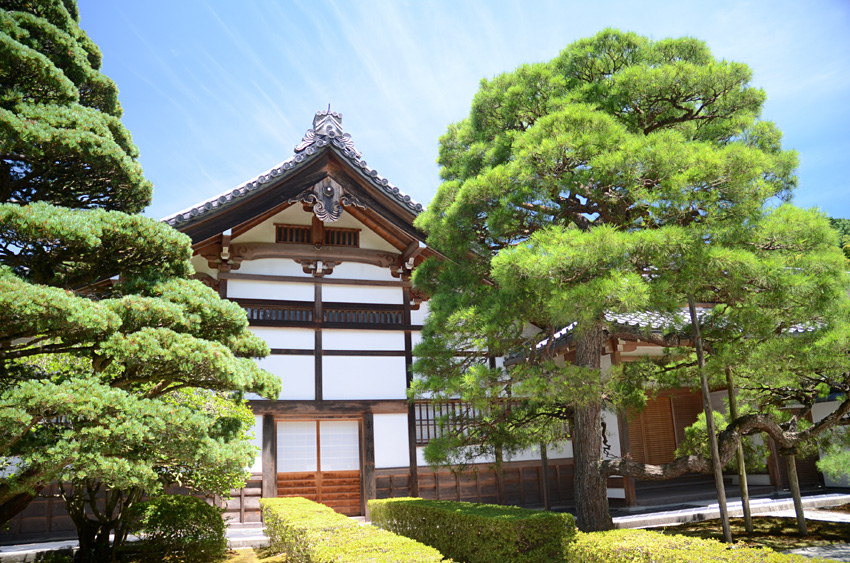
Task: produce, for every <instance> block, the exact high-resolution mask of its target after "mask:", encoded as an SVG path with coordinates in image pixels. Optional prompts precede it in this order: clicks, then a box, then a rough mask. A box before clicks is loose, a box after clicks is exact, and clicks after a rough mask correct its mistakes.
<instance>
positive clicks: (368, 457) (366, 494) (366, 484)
mask: <svg viewBox="0 0 850 563" xmlns="http://www.w3.org/2000/svg"><path fill="white" fill-rule="evenodd" d="M362 428H363V433H362V435H361V437H360V448H361V449H360V451H361V452H362V454H361V456H360V480H361V481H360V482H361V487H360V490H361V493H360V508H361V512H362V513H363V515H364V516H365V517H366V521H367V522H368V521H370V520H371V517H370V515H369V505H368V503H367V502H366V501H368V500H371V499H374V498H377V493H376V484H375V420H374V416H373V415H372V413H371V412H367V413H364V414H363V427H362Z"/></svg>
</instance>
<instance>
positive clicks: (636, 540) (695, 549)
mask: <svg viewBox="0 0 850 563" xmlns="http://www.w3.org/2000/svg"><path fill="white" fill-rule="evenodd" d="M565 561H566V562H567V563H650V562H651V563H701V562H703V561H725V562H729V563H812V562H813V561H822V562H825V561H826V560H825V559H810V558H807V557H803V556H802V555H789V554H785V553H777V552H775V551H773V550H771V549H768V548H752V547H744V546H743V545H740V544H732V545H729V544H726V543H721V542H719V541H717V540H705V539H699V538H689V537H686V536H667V535H664V534H660V533H658V532H653V531H650V530H611V531H609V532H590V533H581V532H579V533H578V534H577V535H576V538H575V540H574V541H572V542H570V544H569V545H567V546H566V557H565Z"/></svg>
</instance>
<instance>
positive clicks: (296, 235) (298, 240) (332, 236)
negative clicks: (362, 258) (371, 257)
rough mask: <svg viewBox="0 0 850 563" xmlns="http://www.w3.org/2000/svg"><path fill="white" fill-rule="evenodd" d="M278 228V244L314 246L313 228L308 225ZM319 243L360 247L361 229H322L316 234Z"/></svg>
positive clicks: (281, 226)
mask: <svg viewBox="0 0 850 563" xmlns="http://www.w3.org/2000/svg"><path fill="white" fill-rule="evenodd" d="M275 226H276V227H277V237H276V239H275V240H276V241H277V242H288V243H294V244H313V243H314V241H313V227H311V226H308V225H275ZM316 239H317V241H321V243H322V244H324V245H325V246H348V247H351V248H359V247H360V229H343V228H340V227H324V226H322V227H320V228H319V231H318V232H316Z"/></svg>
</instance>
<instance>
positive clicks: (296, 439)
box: [277, 420, 318, 473]
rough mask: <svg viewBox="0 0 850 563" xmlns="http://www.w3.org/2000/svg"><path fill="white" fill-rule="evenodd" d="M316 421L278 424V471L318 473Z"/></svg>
mask: <svg viewBox="0 0 850 563" xmlns="http://www.w3.org/2000/svg"><path fill="white" fill-rule="evenodd" d="M317 470H318V457H317V451H316V421H314V420H309V421H292V422H290V421H282V422H278V423H277V471H278V473H292V472H303V471H317Z"/></svg>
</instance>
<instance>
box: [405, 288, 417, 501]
mask: <svg viewBox="0 0 850 563" xmlns="http://www.w3.org/2000/svg"><path fill="white" fill-rule="evenodd" d="M402 294H403V297H404V326H405V327H406V328H405V330H404V368H405V373H406V374H407V375H406V377H407V381H406V385H407V387H406V388H407V389H410V385H411V384H412V383H413V335H411V333H410V322H411V321H410V288H409V287H404V288H403V289H402ZM407 451H408V464H409V467H410V496H412V497H418V496H419V467H418V465H419V461H418V460H417V458H416V410H415V408H414V404H413V400H412V399H410V400H409V403H408V405H407Z"/></svg>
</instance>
